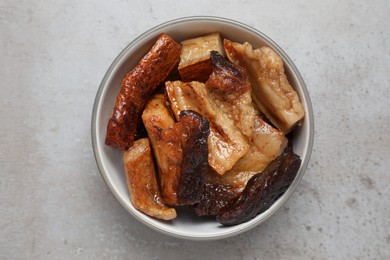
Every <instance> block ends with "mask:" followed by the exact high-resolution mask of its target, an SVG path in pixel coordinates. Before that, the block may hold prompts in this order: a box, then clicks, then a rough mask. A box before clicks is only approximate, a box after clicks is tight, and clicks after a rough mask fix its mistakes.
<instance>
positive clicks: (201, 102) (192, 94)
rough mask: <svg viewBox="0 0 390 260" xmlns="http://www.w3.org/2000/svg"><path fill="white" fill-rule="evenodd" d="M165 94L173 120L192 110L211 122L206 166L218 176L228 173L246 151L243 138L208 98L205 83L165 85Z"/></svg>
mask: <svg viewBox="0 0 390 260" xmlns="http://www.w3.org/2000/svg"><path fill="white" fill-rule="evenodd" d="M166 92H167V95H168V98H169V100H170V104H171V108H172V111H173V113H174V115H175V117H176V118H178V116H179V113H180V111H183V110H193V111H196V112H198V113H200V114H201V115H203V116H205V117H206V118H208V119H209V120H210V136H209V139H208V151H209V164H210V165H211V167H212V168H213V169H214V170H215V171H216V172H217V173H218V174H220V175H222V174H224V173H225V172H226V171H228V170H230V169H231V168H232V167H233V165H234V164H235V163H236V162H237V161H238V160H239V159H240V158H241V157H243V156H244V155H245V154H246V153H247V152H248V150H249V144H248V142H247V140H246V138H245V136H244V135H243V134H242V133H241V131H239V129H238V128H237V126H236V125H235V122H234V121H233V120H231V119H230V118H229V117H228V116H227V115H225V114H223V113H222V111H221V110H220V109H219V108H218V106H217V104H216V103H215V102H214V101H213V100H212V99H211V98H210V96H209V93H208V90H207V88H206V86H205V84H203V83H200V82H196V81H193V82H188V83H184V82H181V81H175V82H166Z"/></svg>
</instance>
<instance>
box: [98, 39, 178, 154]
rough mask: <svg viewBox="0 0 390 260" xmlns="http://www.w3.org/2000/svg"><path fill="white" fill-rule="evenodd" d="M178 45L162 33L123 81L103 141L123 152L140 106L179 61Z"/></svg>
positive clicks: (132, 138) (132, 131) (133, 130)
mask: <svg viewBox="0 0 390 260" xmlns="http://www.w3.org/2000/svg"><path fill="white" fill-rule="evenodd" d="M180 53H181V45H180V44H178V43H176V42H175V41H174V40H172V39H171V38H170V37H169V36H167V35H166V34H161V35H160V36H159V37H158V39H157V41H156V42H155V44H154V45H153V47H152V48H151V49H150V50H149V52H148V53H147V54H146V55H145V56H144V57H143V58H142V59H141V61H140V62H139V63H138V65H137V66H136V67H135V68H134V69H133V70H131V71H130V72H129V73H128V74H127V75H126V77H125V78H124V79H123V81H122V87H121V90H120V92H119V94H118V96H117V98H116V103H115V107H114V111H113V114H112V117H111V118H110V120H109V122H108V126H107V134H106V140H105V143H106V144H107V145H109V146H112V147H114V148H117V149H120V150H122V151H125V150H127V149H128V148H129V147H131V145H132V144H133V141H134V134H135V132H136V128H137V122H138V121H139V119H140V116H141V112H142V109H143V108H144V106H145V104H146V102H147V101H148V99H149V97H150V96H151V95H152V93H153V91H154V90H155V89H156V87H157V86H158V85H159V84H160V83H161V82H162V81H163V80H164V79H165V78H166V77H167V76H168V74H169V72H170V71H171V70H172V69H173V68H174V67H175V65H176V64H177V63H178V61H179V58H180Z"/></svg>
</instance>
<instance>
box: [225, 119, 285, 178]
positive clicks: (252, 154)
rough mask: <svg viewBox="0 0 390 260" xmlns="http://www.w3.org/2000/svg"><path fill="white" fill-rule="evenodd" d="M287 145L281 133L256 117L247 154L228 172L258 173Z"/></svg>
mask: <svg viewBox="0 0 390 260" xmlns="http://www.w3.org/2000/svg"><path fill="white" fill-rule="evenodd" d="M287 143H288V140H287V138H286V137H285V136H284V134H283V133H282V132H280V131H279V130H277V129H275V128H273V127H272V126H271V125H269V124H267V123H266V122H265V121H264V120H262V119H261V118H260V117H258V116H256V118H255V120H254V128H253V135H252V137H251V141H250V148H249V152H248V153H247V154H246V155H244V157H242V158H241V159H240V160H239V161H238V162H237V163H236V164H235V165H234V166H233V168H232V169H231V170H230V171H231V172H232V174H234V173H236V174H238V173H240V172H253V173H258V172H260V171H262V170H264V168H265V167H266V166H267V165H268V164H269V163H270V162H271V161H272V160H274V159H275V158H276V157H278V156H279V155H281V154H282V153H283V151H284V149H285V148H286V146H287Z"/></svg>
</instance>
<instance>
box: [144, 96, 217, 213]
mask: <svg viewBox="0 0 390 260" xmlns="http://www.w3.org/2000/svg"><path fill="white" fill-rule="evenodd" d="M165 102H166V100H165V97H164V96H163V95H161V94H159V95H155V96H154V97H153V98H152V99H151V100H150V102H149V103H148V104H147V105H146V107H145V110H144V112H143V115H142V119H143V122H144V124H145V127H146V129H147V131H148V134H149V138H150V139H151V142H152V147H153V151H154V155H155V157H156V161H157V165H158V169H159V177H160V184H161V190H162V192H161V193H162V198H163V201H164V203H166V204H168V205H192V204H195V203H198V202H199V199H200V192H201V186H202V184H203V182H204V176H205V173H206V171H207V167H208V162H207V161H208V151H207V139H208V136H209V133H210V130H209V122H208V120H207V119H206V118H205V117H203V116H201V115H200V114H198V113H196V112H194V111H188V110H186V111H181V112H180V114H179V117H178V118H179V122H177V123H174V120H173V118H172V116H171V115H170V112H169V110H168V108H167V107H166V106H165Z"/></svg>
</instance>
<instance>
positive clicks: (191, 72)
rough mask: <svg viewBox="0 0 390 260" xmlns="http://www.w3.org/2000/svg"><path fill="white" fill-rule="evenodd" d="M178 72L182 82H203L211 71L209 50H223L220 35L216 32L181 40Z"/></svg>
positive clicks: (221, 51)
mask: <svg viewBox="0 0 390 260" xmlns="http://www.w3.org/2000/svg"><path fill="white" fill-rule="evenodd" d="M182 45H183V50H182V52H181V55H180V63H179V68H178V69H179V73H180V76H181V80H182V81H184V82H189V81H193V80H196V81H200V82H205V81H206V80H207V79H208V77H209V75H210V73H211V72H212V65H211V59H210V51H213V50H214V51H218V52H220V53H223V52H224V49H223V43H222V39H221V36H220V34H219V33H218V32H215V33H211V34H208V35H204V36H201V37H197V38H192V39H188V40H185V41H183V42H182Z"/></svg>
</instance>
